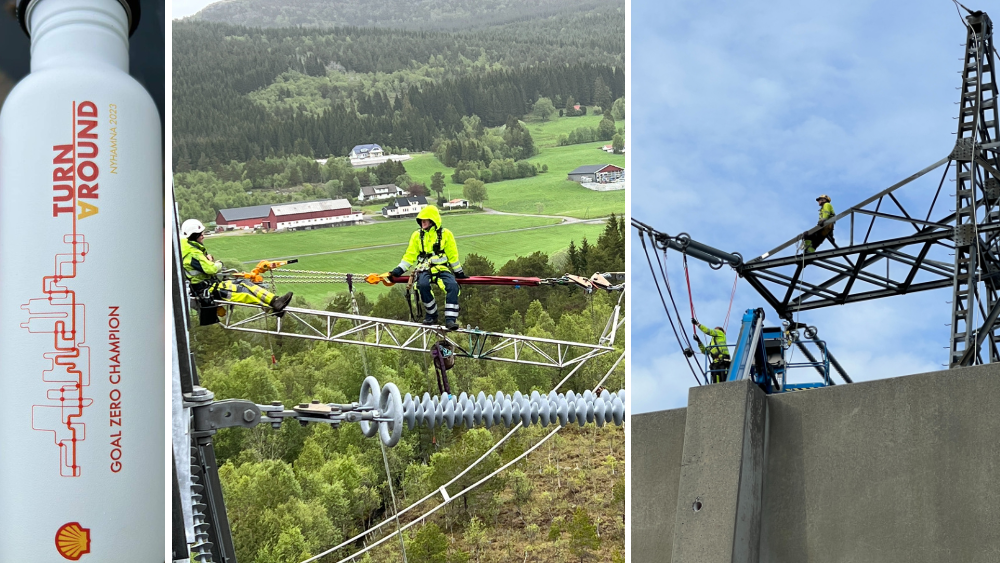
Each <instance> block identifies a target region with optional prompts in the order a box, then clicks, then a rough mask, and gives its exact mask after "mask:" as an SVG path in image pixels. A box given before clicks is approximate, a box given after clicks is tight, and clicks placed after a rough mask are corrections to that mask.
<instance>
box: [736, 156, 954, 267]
mask: <svg viewBox="0 0 1000 563" xmlns="http://www.w3.org/2000/svg"><path fill="white" fill-rule="evenodd" d="M949 160H950V156H946V157H944V158H942V159H941V160H939V161H937V162H935V163H934V164H931V165H930V166H928V167H927V168H924V169H923V170H921V171H919V172H917V173H916V174H913V175H912V176H910V177H908V178H905V179H903V180H900V181H899V182H897V183H895V184H893V185H891V186H889V187H888V188H886V189H884V190H882V191H881V192H879V193H877V194H875V195H873V196H871V197H869V198H868V199H866V200H864V201H862V202H861V203H859V204H857V205H855V206H854V207H851V208H850V209H848V210H846V211H844V212H842V213H840V214H838V215H835V216H833V217H831V218H830V219H827V220H826V221H825V222H824V223H823V225H817V226H815V227H813V228H811V229H809V230H808V231H806V232H805V233H802V234H800V235H798V236H796V237H795V238H793V239H792V240H789V241H788V242H785V243H783V244H781V245H780V246H777V247H775V248H773V249H771V250H769V251H767V252H765V253H764V254H761V255H760V256H758V257H757V258H754V259H753V260H750V261H749V262H748V263H747V265H750V264H754V263H756V262H759V261H761V260H765V259H767V258H768V257H769V256H774V255H775V254H777V253H779V252H781V251H782V250H785V249H786V248H788V247H790V246H793V245H794V244H796V243H797V242H799V241H800V240H802V238H803V237H804V236H806V235H809V234H812V233H815V232H816V231H818V230H820V229H821V228H823V226H825V225H831V224H833V223H836V222H837V221H839V220H841V219H843V218H844V217H847V216H849V215H851V214H853V213H855V212H857V211H859V210H860V209H861V208H863V207H864V206H866V205H868V204H870V203H872V202H873V201H875V200H877V199H879V198H882V197H885V196H886V195H889V194H891V193H892V192H894V191H896V190H897V189H899V188H901V187H903V186H905V185H906V184H909V183H910V182H912V181H914V180H916V179H917V178H920V177H921V176H923V175H925V174H927V173H928V172H931V171H933V170H934V169H936V168H938V167H940V166H941V165H942V164H946V163H947V162H948V161H949Z"/></svg>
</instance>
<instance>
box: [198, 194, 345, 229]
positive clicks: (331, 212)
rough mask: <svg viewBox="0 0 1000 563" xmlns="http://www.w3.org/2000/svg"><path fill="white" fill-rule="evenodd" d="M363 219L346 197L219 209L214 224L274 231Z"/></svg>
mask: <svg viewBox="0 0 1000 563" xmlns="http://www.w3.org/2000/svg"><path fill="white" fill-rule="evenodd" d="M363 219H364V215H363V214H362V213H361V212H354V211H353V210H352V209H351V203H350V202H349V201H347V200H346V199H321V200H318V201H300V202H296V203H282V204H268V205H254V206H252V207H238V208H235V209H222V210H220V211H219V213H218V215H217V216H216V219H215V224H216V225H218V226H220V227H228V228H237V229H243V228H249V229H254V228H257V227H261V228H264V229H268V230H271V231H277V230H285V229H291V230H295V229H302V228H313V227H327V226H330V225H349V224H352V223H357V222H360V221H362V220H363Z"/></svg>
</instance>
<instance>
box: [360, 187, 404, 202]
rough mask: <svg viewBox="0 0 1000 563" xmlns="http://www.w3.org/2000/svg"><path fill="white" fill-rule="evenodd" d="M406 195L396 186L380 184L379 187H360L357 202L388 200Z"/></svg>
mask: <svg viewBox="0 0 1000 563" xmlns="http://www.w3.org/2000/svg"><path fill="white" fill-rule="evenodd" d="M403 195H407V194H406V192H404V191H403V188H400V187H399V186H397V185H396V184H382V185H379V186H361V193H360V194H358V201H372V200H376V199H389V198H390V197H399V196H403Z"/></svg>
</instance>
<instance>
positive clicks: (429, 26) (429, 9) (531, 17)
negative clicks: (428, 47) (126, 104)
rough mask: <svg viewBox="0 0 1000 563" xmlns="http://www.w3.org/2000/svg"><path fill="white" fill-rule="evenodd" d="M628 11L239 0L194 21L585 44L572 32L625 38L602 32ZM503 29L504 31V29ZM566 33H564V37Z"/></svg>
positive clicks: (589, 4)
mask: <svg viewBox="0 0 1000 563" xmlns="http://www.w3.org/2000/svg"><path fill="white" fill-rule="evenodd" d="M623 11H624V4H623V3H621V2H599V1H597V0H584V1H583V2H569V1H567V0H541V1H534V2H529V1H527V0H515V1H508V2H502V3H497V2H479V1H476V0H427V1H424V2H421V3H420V4H419V5H416V4H413V3H412V2H404V1H392V0H391V1H388V2H381V3H379V4H375V5H371V6H367V5H364V4H359V3H357V2H351V1H349V0H333V1H329V2H307V1H304V0H292V1H290V2H282V3H280V4H275V3H274V2H267V1H264V0H236V1H229V2H217V3H214V4H210V5H208V6H207V7H206V8H205V9H203V10H202V11H201V12H199V13H198V14H197V15H196V16H195V17H196V18H198V19H202V20H206V21H214V22H225V23H233V24H240V25H247V26H253V27H290V26H304V27H333V26H344V25H349V26H360V27H370V26H376V27H388V28H395V29H412V30H455V31H461V30H467V29H476V28H483V27H494V28H497V29H500V30H503V31H505V32H507V33H511V34H514V33H517V34H518V35H520V36H523V37H526V38H531V37H532V36H533V35H542V34H547V35H549V36H552V35H554V34H559V39H562V40H564V41H574V40H575V41H581V39H583V40H585V39H587V38H586V37H584V38H581V37H580V35H579V34H573V33H569V32H568V31H566V30H567V29H568V30H576V29H582V28H586V29H588V30H590V33H589V34H588V35H593V34H613V33H617V34H619V35H620V36H622V37H624V35H625V29H624V27H622V26H621V24H617V22H614V23H615V24H617V25H613V26H611V27H612V29H607V30H604V29H600V26H601V25H605V26H607V25H608V20H611V19H612V18H613V16H615V15H620V14H621V13H622V12H623ZM500 26H503V27H500ZM560 32H561V33H560Z"/></svg>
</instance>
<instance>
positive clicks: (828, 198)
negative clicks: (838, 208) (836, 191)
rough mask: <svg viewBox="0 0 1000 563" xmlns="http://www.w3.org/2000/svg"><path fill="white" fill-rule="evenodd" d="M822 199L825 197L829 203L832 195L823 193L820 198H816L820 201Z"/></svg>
mask: <svg viewBox="0 0 1000 563" xmlns="http://www.w3.org/2000/svg"><path fill="white" fill-rule="evenodd" d="M821 199H825V200H826V202H827V203H830V196H828V195H826V194H823V195H821V196H819V197H818V198H816V201H819V200H821Z"/></svg>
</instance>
